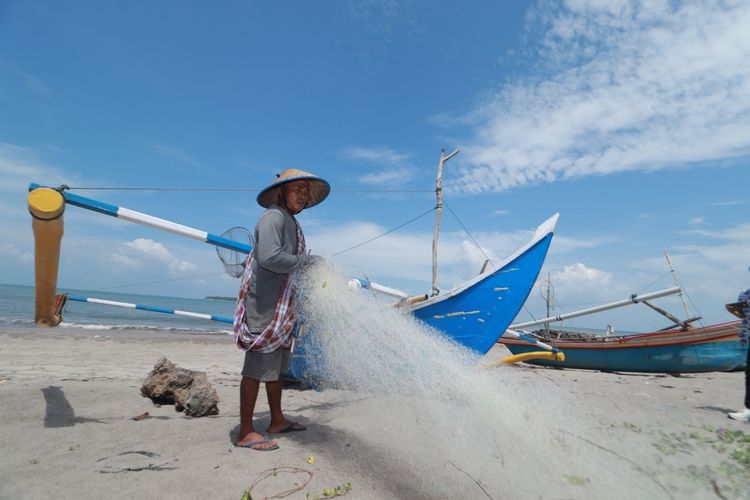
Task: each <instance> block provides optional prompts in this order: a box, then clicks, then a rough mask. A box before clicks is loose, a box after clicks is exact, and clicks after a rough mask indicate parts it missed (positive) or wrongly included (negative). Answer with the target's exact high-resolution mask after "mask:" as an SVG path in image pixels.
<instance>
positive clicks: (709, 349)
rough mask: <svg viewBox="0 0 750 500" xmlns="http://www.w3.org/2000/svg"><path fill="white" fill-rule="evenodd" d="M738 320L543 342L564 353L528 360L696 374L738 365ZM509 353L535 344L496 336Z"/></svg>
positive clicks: (741, 354)
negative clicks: (553, 357)
mask: <svg viewBox="0 0 750 500" xmlns="http://www.w3.org/2000/svg"><path fill="white" fill-rule="evenodd" d="M739 329H740V321H731V322H728V323H721V324H718V325H712V326H706V327H701V328H691V329H688V330H682V329H679V328H678V329H673V330H666V331H659V332H653V333H643V334H638V335H627V336H625V335H617V336H610V337H598V338H596V339H587V340H582V339H579V340H570V339H553V340H547V341H546V342H547V343H548V344H550V345H551V346H553V347H555V348H557V349H559V350H561V351H562V352H564V353H565V361H554V360H546V359H537V360H530V361H527V362H528V363H533V364H538V365H545V366H557V367H561V368H583V369H587V370H601V371H623V372H648V373H697V372H714V371H731V370H738V369H741V368H743V367H744V365H745V360H746V358H747V346H744V347H743V346H742V345H741V344H740V343H739V341H738V340H737V334H738V332H739ZM500 343H502V344H504V345H505V346H506V347H507V348H508V349H509V350H510V352H512V353H513V354H523V353H526V352H530V351H533V350H538V347H537V346H536V345H534V344H532V343H529V342H525V341H523V340H516V339H510V338H507V339H506V338H501V339H500Z"/></svg>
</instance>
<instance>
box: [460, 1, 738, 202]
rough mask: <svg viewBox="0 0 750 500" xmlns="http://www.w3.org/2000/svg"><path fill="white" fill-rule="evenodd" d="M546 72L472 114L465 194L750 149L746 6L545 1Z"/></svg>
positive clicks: (541, 26)
mask: <svg viewBox="0 0 750 500" xmlns="http://www.w3.org/2000/svg"><path fill="white" fill-rule="evenodd" d="M541 5H542V7H541V8H540V9H539V10H537V11H536V12H535V14H534V15H532V16H530V20H531V28H532V29H536V30H541V31H542V41H541V43H540V44H539V46H538V47H536V50H537V53H538V55H539V56H540V57H541V60H542V64H543V66H542V67H541V68H539V71H537V72H535V73H536V74H537V75H539V74H542V75H544V76H542V77H538V76H537V77H529V78H526V79H523V80H521V81H518V82H513V83H509V84H507V85H505V86H504V87H502V88H501V89H499V90H498V91H497V92H496V94H495V95H494V97H493V98H492V99H490V100H489V102H487V103H486V105H484V106H483V107H481V108H480V109H478V110H476V111H475V112H474V113H472V114H471V116H470V117H469V119H470V120H472V121H473V123H474V124H475V126H476V135H475V137H474V140H473V141H472V143H471V144H470V145H469V146H468V147H465V148H463V149H464V152H465V155H464V158H465V159H466V161H467V165H466V166H465V167H464V168H463V169H462V170H461V173H460V179H459V180H458V181H457V182H458V189H459V190H463V191H467V192H482V191H501V190H505V189H508V188H512V187H517V186H523V185H528V184H537V183H546V182H554V181H558V180H563V179H570V178H575V177H582V176H590V175H602V174H612V173H617V172H625V171H629V170H658V169H663V168H667V167H675V166H681V165H687V164H691V163H694V162H705V161H711V160H717V159H725V158H736V157H739V156H742V155H747V154H748V153H750V138H748V135H747V130H748V128H750V65H748V64H747V61H748V60H750V37H748V36H747V26H750V9H748V8H747V3H746V2H745V1H731V0H730V1H725V2H720V4H719V5H717V3H716V2H709V1H703V0H692V1H685V2H667V1H653V2H636V1H624V0H623V1H617V2H599V1H589V0H579V1H567V2H564V3H561V2H557V3H552V4H550V3H543V4H541Z"/></svg>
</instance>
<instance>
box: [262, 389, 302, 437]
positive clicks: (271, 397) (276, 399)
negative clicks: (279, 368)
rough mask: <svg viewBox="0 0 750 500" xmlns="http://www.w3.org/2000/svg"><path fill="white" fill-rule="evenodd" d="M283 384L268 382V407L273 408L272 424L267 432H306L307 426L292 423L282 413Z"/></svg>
mask: <svg viewBox="0 0 750 500" xmlns="http://www.w3.org/2000/svg"><path fill="white" fill-rule="evenodd" d="M283 384H284V383H283V382H282V381H281V380H277V381H275V382H266V395H267V396H268V406H269V408H271V424H270V425H269V426H268V429H266V432H269V433H274V432H281V431H283V430H286V431H287V432H288V431H289V430H298V431H301V430H304V429H305V426H303V425H300V424H297V423H296V422H290V421H289V420H287V419H286V417H284V414H283V413H282V411H281V392H282V388H283ZM292 426H293V427H294V429H290V427H292Z"/></svg>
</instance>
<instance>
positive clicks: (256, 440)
mask: <svg viewBox="0 0 750 500" xmlns="http://www.w3.org/2000/svg"><path fill="white" fill-rule="evenodd" d="M235 446H237V447H238V448H250V449H251V450H255V451H271V450H277V449H278V448H279V445H278V444H277V443H276V441H275V440H273V439H268V438H267V437H265V436H263V435H261V434H259V433H257V432H251V433H249V434H247V435H246V436H245V437H244V438H242V439H240V440H238V441H237V444H236V445H235Z"/></svg>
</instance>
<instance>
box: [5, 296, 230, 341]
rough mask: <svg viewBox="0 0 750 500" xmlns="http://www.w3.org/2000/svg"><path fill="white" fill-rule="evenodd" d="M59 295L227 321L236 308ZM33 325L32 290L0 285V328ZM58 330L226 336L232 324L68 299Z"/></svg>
mask: <svg viewBox="0 0 750 500" xmlns="http://www.w3.org/2000/svg"><path fill="white" fill-rule="evenodd" d="M58 293H69V294H72V295H79V296H84V297H90V298H97V299H105V300H112V301H117V302H126V303H130V304H145V305H149V306H156V307H163V308H166V309H177V310H180V311H189V312H196V313H202V314H210V315H214V316H223V317H229V318H231V317H232V316H234V307H235V300H234V299H231V300H230V298H226V299H223V298H222V299H216V298H204V299H187V298H184V297H163V296H157V295H141V294H134V293H121V292H111V291H110V292H104V291H89V290H74V289H58ZM34 326H35V325H34V287H33V286H25V285H5V284H0V328H32V327H34ZM58 328H76V329H85V330H113V329H117V330H149V331H157V332H158V331H163V332H173V333H174V332H176V333H185V334H217V335H226V334H228V333H230V332H231V330H232V325H230V324H229V323H224V322H219V321H212V320H207V319H200V318H193V317H185V316H177V315H173V314H165V313H157V312H150V311H142V310H137V309H130V308H123V307H117V306H110V305H103V304H95V303H90V302H76V301H72V300H68V302H67V303H66V305H65V308H64V309H63V322H62V323H61V324H60V325H58Z"/></svg>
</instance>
